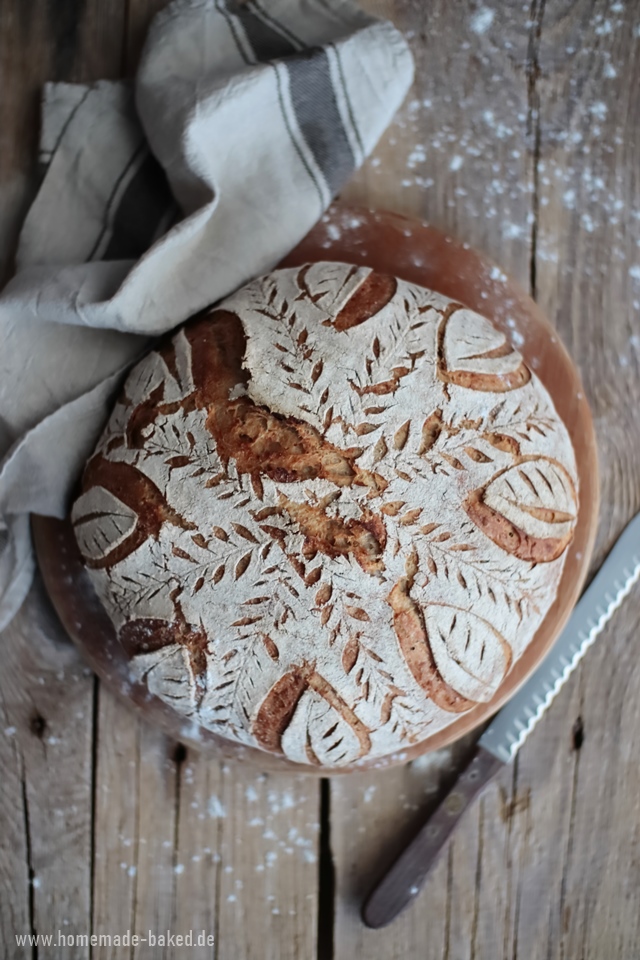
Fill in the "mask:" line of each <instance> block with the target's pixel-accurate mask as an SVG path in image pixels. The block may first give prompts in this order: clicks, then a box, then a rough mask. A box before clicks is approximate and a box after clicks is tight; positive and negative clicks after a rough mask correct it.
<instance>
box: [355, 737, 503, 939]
mask: <svg viewBox="0 0 640 960" xmlns="http://www.w3.org/2000/svg"><path fill="white" fill-rule="evenodd" d="M503 766H504V763H503V762H502V760H499V759H498V758H497V757H494V755H493V754H492V753H489V751H488V750H485V749H484V748H483V747H476V750H475V753H474V755H473V757H472V759H471V762H470V763H469V765H468V767H466V768H465V770H464V772H463V773H462V774H461V775H460V776H459V777H458V779H457V780H456V782H455V784H454V785H453V788H452V789H451V790H450V791H449V793H448V794H447V796H446V797H445V798H444V800H443V801H442V803H441V804H440V806H439V807H437V808H436V810H435V812H434V813H433V814H432V816H431V817H429V819H428V820H427V821H426V823H424V824H423V826H422V827H421V829H420V831H419V833H418V834H417V835H416V836H415V837H414V838H413V840H412V841H411V842H410V843H409V845H408V846H407V847H406V848H405V849H404V850H403V852H402V853H401V854H400V856H399V857H398V859H397V860H396V861H395V863H394V864H393V866H392V867H391V869H390V870H389V871H388V873H386V874H385V876H384V877H383V878H382V880H380V882H379V883H378V885H377V886H376V887H375V888H374V890H373V891H372V893H371V894H370V895H369V898H368V899H367V901H366V902H365V905H364V907H363V910H362V919H363V920H364V922H365V924H366V925H367V926H368V927H373V928H374V929H377V928H378V927H385V926H386V925H387V924H388V923H391V921H392V920H395V918H396V917H397V916H398V914H399V913H401V911H402V910H404V909H405V907H407V906H408V905H409V904H410V903H411V901H412V900H413V898H414V897H415V896H416V894H417V893H418V892H419V891H420V889H421V887H422V886H423V884H424V882H425V880H426V879H427V877H428V875H429V873H430V871H431V869H432V867H433V866H434V864H435V863H436V861H437V859H438V856H439V854H440V853H441V851H442V849H443V847H444V846H445V844H446V842H447V840H448V838H449V837H450V836H451V834H452V833H453V830H454V829H455V827H456V824H457V823H458V821H459V820H460V819H461V817H462V815H463V814H464V812H465V810H466V809H467V808H468V807H469V806H471V804H472V803H473V801H474V800H475V798H476V797H477V796H478V794H479V793H480V792H481V791H482V789H483V788H484V787H485V786H486V785H487V784H488V783H489V781H490V780H492V779H493V777H495V776H496V774H497V773H498V771H499V770H500V769H502V767H503Z"/></svg>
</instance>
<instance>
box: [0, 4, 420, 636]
mask: <svg viewBox="0 0 640 960" xmlns="http://www.w3.org/2000/svg"><path fill="white" fill-rule="evenodd" d="M412 73H413V64H412V60H411V55H410V53H409V50H408V48H407V45H406V43H405V41H404V39H403V38H402V36H401V35H400V34H399V33H398V31H397V30H395V28H394V27H393V26H392V25H391V24H389V23H385V22H381V21H378V20H374V19H373V18H371V17H369V16H368V15H365V14H364V13H363V12H362V11H361V10H360V9H359V8H358V7H357V6H356V5H355V3H354V2H353V0H248V2H240V0H175V2H173V3H171V4H170V5H169V6H168V7H167V8H166V9H165V10H163V11H162V12H161V13H160V14H159V15H158V16H157V17H156V19H155V20H154V22H153V24H152V27H151V30H150V33H149V36H148V38H147V44H146V47H145V50H144V53H143V57H142V62H141V66H140V69H139V72H138V76H137V80H136V84H135V87H130V86H128V85H126V84H124V83H111V82H100V83H97V84H94V85H92V86H90V87H87V86H79V85H71V84H50V85H48V86H47V88H46V90H45V94H44V101H43V119H42V136H41V159H42V161H43V163H44V165H45V166H46V174H45V176H44V180H43V182H42V187H41V189H40V192H39V194H38V196H37V197H36V200H35V202H34V203H33V206H32V207H31V210H30V211H29V214H28V216H27V218H26V222H25V224H24V228H23V231H22V234H21V237H20V246H19V250H18V256H17V265H18V271H17V275H16V277H15V278H14V279H13V280H12V281H11V282H10V283H9V285H8V286H7V287H6V288H5V290H4V291H3V292H2V294H0V337H1V339H2V343H3V350H2V351H1V352H0V457H3V458H2V459H1V460H0V628H1V627H2V626H4V625H5V624H6V623H7V622H8V621H9V620H10V619H11V617H12V616H13V614H14V613H15V612H16V611H17V609H18V608H19V606H20V604H21V603H22V600H23V599H24V597H25V596H26V593H27V591H28V588H29V585H30V582H31V577H32V573H33V558H32V555H31V550H30V545H29V534H28V529H29V528H28V516H27V514H28V513H29V512H38V513H44V514H49V515H52V516H58V517H62V516H64V515H65V512H66V509H67V506H68V497H69V493H70V489H71V487H72V485H73V483H74V481H75V479H76V478H77V476H78V474H79V472H80V470H81V468H82V465H83V463H84V461H85V460H86V458H87V456H88V455H89V453H90V452H91V449H92V448H93V446H94V444H95V442H96V439H97V436H98V434H99V432H100V429H101V427H102V424H103V423H104V420H105V418H106V415H107V411H108V405H109V400H110V397H111V396H112V394H113V391H114V388H116V387H117V385H118V383H119V382H120V379H121V375H122V372H123V370H125V369H126V367H127V366H128V365H129V364H130V363H131V362H132V360H134V359H135V358H136V357H137V356H138V355H139V354H140V353H141V352H142V351H143V350H144V349H145V346H146V345H147V343H148V340H149V337H150V336H155V335H157V334H161V333H164V332H165V331H167V330H170V329H171V328H172V327H174V326H176V324H178V323H181V322H182V321H183V320H185V319H186V318H187V317H189V316H190V315H191V314H193V313H196V312H197V311H198V310H200V309H202V308H203V307H205V306H207V305H208V304H211V303H213V302H215V301H216V300H219V299H220V298H222V297H224V296H226V295H228V294H229V293H231V292H232V291H233V290H234V289H236V288H237V287H238V286H240V285H241V284H243V283H245V282H246V281H247V280H249V279H250V278H251V277H254V276H256V275H258V274H260V273H261V272H264V271H266V270H268V269H270V268H272V267H273V266H274V265H275V264H276V263H277V262H278V261H279V260H280V259H281V258H282V257H283V256H284V255H285V254H286V253H287V252H288V251H289V250H290V249H291V248H292V247H294V246H295V245H296V244H297V243H298V242H299V240H301V239H302V237H303V236H304V235H305V234H306V233H307V232H308V231H309V229H310V228H311V227H312V226H313V224H314V223H315V222H316V221H317V220H318V218H319V217H320V216H321V214H322V213H323V211H324V210H325V208H326V207H327V205H328V204H329V202H330V200H331V198H332V197H333V196H334V195H335V194H336V192H337V191H338V190H339V189H340V188H341V186H342V185H343V184H344V183H345V181H346V180H347V179H348V178H349V176H350V175H351V173H352V172H353V171H354V170H355V169H356V168H357V167H358V166H359V165H360V164H361V163H362V160H363V158H364V157H365V156H366V155H367V154H368V153H369V152H370V151H371V150H372V148H373V147H374V145H375V144H376V142H377V140H378V138H379V137H380V135H381V133H382V132H383V130H384V129H385V127H386V126H387V124H388V123H389V121H390V119H391V117H392V116H393V114H394V112H395V111H396V109H397V108H398V106H399V105H400V103H401V101H402V99H403V98H404V96H405V94H406V92H407V89H408V87H409V84H410V83H411V79H412ZM3 455H4V456H3Z"/></svg>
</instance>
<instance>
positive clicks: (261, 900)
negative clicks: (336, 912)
mask: <svg viewBox="0 0 640 960" xmlns="http://www.w3.org/2000/svg"><path fill="white" fill-rule="evenodd" d="M221 797H222V807H223V810H222V812H223V813H224V819H223V820H222V824H221V826H222V829H221V833H220V857H221V865H222V869H221V872H220V890H219V907H218V918H217V922H218V953H217V956H218V957H219V958H220V960H224V958H226V957H233V958H234V960H235V958H239V960H250V958H253V957H260V958H261V960H262V958H264V960H297V958H301V957H313V956H314V955H315V947H316V932H317V884H318V846H319V839H320V838H319V830H320V824H319V816H318V815H319V783H318V781H317V780H315V779H313V778H312V779H308V778H302V777H292V776H285V775H275V776H274V775H272V776H269V775H263V776H260V775H256V772H255V770H251V769H249V768H248V767H238V768H235V769H234V768H231V767H229V766H226V765H225V766H223V768H222V794H221Z"/></svg>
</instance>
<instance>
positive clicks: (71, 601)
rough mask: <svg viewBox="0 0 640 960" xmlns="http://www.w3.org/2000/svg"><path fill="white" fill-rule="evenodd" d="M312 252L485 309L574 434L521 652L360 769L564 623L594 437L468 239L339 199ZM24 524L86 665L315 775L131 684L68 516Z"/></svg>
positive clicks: (535, 333)
mask: <svg viewBox="0 0 640 960" xmlns="http://www.w3.org/2000/svg"><path fill="white" fill-rule="evenodd" d="M316 260H340V261H345V262H348V263H357V264H366V265H367V266H370V267H373V268H374V269H376V270H379V271H381V272H384V273H392V274H395V275H397V276H399V277H402V278H404V279H405V280H409V281H412V282H414V283H418V284H421V285H422V286H425V287H430V288H431V289H433V290H437V291H439V292H440V293H443V294H445V295H447V296H450V297H452V298H455V299H456V300H459V301H462V302H463V303H464V304H466V305H467V306H468V307H470V308H472V309H473V310H476V311H478V312H479V313H482V314H485V315H486V316H487V317H489V318H490V319H491V320H492V321H493V322H494V323H495V324H496V325H497V326H498V327H500V329H502V330H503V331H504V332H505V333H506V334H507V336H508V337H509V338H510V339H511V341H512V342H513V344H514V346H515V347H516V348H517V349H518V350H519V351H520V352H521V353H522V354H523V356H524V358H525V360H526V362H527V364H528V365H529V366H530V367H531V368H532V369H533V370H535V372H536V373H537V374H538V376H539V377H540V379H541V380H542V382H543V383H544V385H545V386H546V388H547V390H548V391H549V393H550V394H551V396H552V397H553V400H554V402H555V405H556V409H557V410H558V413H559V414H560V416H561V417H562V419H563V420H564V422H565V424H566V426H567V428H568V430H569V433H570V435H571V438H572V440H573V445H574V449H575V453H576V459H577V463H578V474H579V478H580V508H579V514H578V523H577V527H576V532H575V538H574V540H573V543H572V545H571V547H570V548H569V551H568V554H567V558H566V562H565V567H564V572H563V575H562V581H561V583H560V589H559V590H558V596H557V599H556V601H555V603H554V604H553V606H552V607H551V609H550V610H549V613H548V614H547V616H546V617H545V619H544V621H543V623H542V625H541V626H540V629H539V630H538V632H537V633H536V635H535V637H534V639H533V640H532V642H531V644H530V645H529V647H528V648H527V650H526V652H525V653H524V654H523V656H522V657H521V658H520V659H519V660H518V661H517V663H516V664H515V665H514V667H513V669H512V670H511V672H510V673H509V675H508V676H507V677H506V679H505V681H504V683H503V684H502V685H501V687H500V689H499V690H498V692H497V693H496V695H495V697H494V698H493V700H492V701H491V702H490V703H487V704H482V705H479V706H478V707H476V708H475V709H473V710H471V711H470V712H469V713H466V714H464V716H461V717H460V718H459V719H458V720H456V721H455V722H454V723H451V724H450V725H449V726H448V727H446V729H444V730H441V731H439V732H438V733H436V734H434V735H433V736H431V737H428V738H427V739H426V740H424V741H422V742H421V743H419V744H417V745H414V746H412V747H411V748H409V749H406V750H403V751H402V752H400V753H396V754H392V755H391V756H389V757H385V758H383V759H381V760H380V759H378V760H374V761H371V760H370V761H368V762H367V761H366V760H363V761H361V762H360V763H359V764H357V765H356V767H357V768H358V769H362V768H365V767H386V766H390V765H393V764H398V763H404V762H406V761H407V760H410V759H413V758H414V757H417V756H419V755H420V754H423V753H426V752H427V751H430V750H436V749H438V748H440V747H443V746H445V745H446V744H448V743H450V742H451V741H453V740H456V739H457V738H458V737H460V736H462V735H463V734H465V733H467V732H468V731H469V730H471V729H473V728H474V727H475V726H477V725H478V724H480V723H482V722H483V721H484V720H486V719H487V718H488V717H489V716H491V714H493V713H494V712H495V711H496V710H497V709H498V708H499V707H500V706H501V705H502V704H503V703H504V702H505V701H506V700H507V699H508V698H509V697H510V696H511V695H512V694H513V693H514V692H515V691H516V690H517V689H518V687H519V686H520V685H521V684H522V683H523V682H524V681H525V680H526V679H527V677H528V676H529V674H530V673H531V672H532V671H533V670H534V669H535V668H536V667H537V665H538V664H539V663H540V661H541V659H542V658H543V657H544V655H545V653H546V652H547V650H549V648H550V647H551V645H552V643H553V642H554V640H555V639H556V637H557V636H558V634H559V633H560V631H561V630H562V628H563V626H564V624H565V623H566V621H567V618H568V617H569V614H570V613H571V610H572V608H573V605H574V604H575V602H576V600H577V598H578V596H579V594H580V590H581V588H582V585H583V583H584V579H585V576H586V573H587V570H588V567H589V560H590V557H591V551H592V548H593V542H594V538H595V532H596V522H597V514H598V473H597V459H596V443H595V435H594V430H593V423H592V420H591V414H590V412H589V407H588V405H587V402H586V400H585V398H584V394H583V392H582V385H581V383H580V377H579V375H578V373H577V371H576V369H575V367H574V365H573V363H572V361H571V358H570V357H569V354H568V353H567V351H566V350H565V348H564V346H563V345H562V344H561V343H560V341H559V340H558V338H557V335H556V334H555V332H554V330H553V328H552V327H551V325H550V324H549V322H548V321H547V320H546V319H545V317H544V316H543V315H542V313H541V312H540V310H539V309H538V307H537V306H536V304H535V303H534V302H533V300H531V298H530V297H529V296H527V294H526V293H524V291H523V290H521V289H520V288H519V287H518V286H517V285H516V284H515V283H513V282H512V281H511V280H509V279H508V278H507V277H505V275H504V274H503V273H502V272H501V271H500V270H499V269H498V268H497V267H496V266H495V265H494V264H492V263H490V262H489V261H487V260H486V259H485V258H484V257H482V256H481V255H480V254H478V253H476V252H475V251H473V250H470V249H468V247H467V246H466V245H465V244H460V243H456V242H455V241H454V240H452V239H451V238H450V237H447V236H445V235H444V234H443V233H441V232H440V231H438V230H435V229H434V228H433V227H430V226H428V225H426V224H424V223H420V222H418V221H416V220H411V219H408V218H406V217H402V216H399V215H397V214H393V213H376V212H372V211H369V210H360V209H354V208H350V207H345V206H343V205H339V204H336V205H334V206H333V207H332V208H331V209H330V210H329V212H328V213H327V214H326V215H325V217H324V218H323V219H322V221H321V222H320V223H318V224H317V225H316V227H314V229H313V230H312V231H311V233H310V234H309V235H308V236H307V237H306V238H305V239H304V240H303V241H302V243H301V244H300V245H299V246H298V247H297V248H296V249H295V250H294V251H293V252H292V253H291V254H289V256H288V257H287V258H286V260H285V261H284V264H283V265H285V266H295V265H298V264H301V263H305V262H309V261H316ZM33 532H34V538H35V544H36V551H37V555H38V559H39V563H40V569H41V571H42V575H43V577H44V581H45V584H46V586H47V590H48V591H49V595H50V597H51V599H52V601H53V604H54V606H55V608H56V610H57V612H58V614H59V616H60V619H61V620H62V623H63V624H64V626H65V627H66V629H67V631H68V632H69V634H70V636H71V637H72V639H73V640H74V641H75V642H76V643H77V644H78V646H79V647H80V648H81V649H82V650H83V652H84V654H85V656H86V658H87V660H88V662H89V663H90V665H91V667H92V668H93V669H94V670H95V672H96V673H97V674H98V676H99V677H100V678H101V679H102V680H103V681H104V683H105V684H106V685H107V686H108V687H110V688H111V689H112V690H113V691H114V692H115V693H117V694H119V695H120V696H123V697H124V698H125V699H126V700H127V701H128V702H132V703H134V704H136V705H137V706H138V707H140V708H141V709H142V710H143V711H144V713H145V716H146V717H147V719H148V720H150V721H152V722H153V723H156V724H157V725H159V726H161V727H162V728H163V729H164V730H165V731H166V732H167V733H169V734H170V735H172V736H174V737H176V738H178V739H180V740H183V741H185V742H186V743H188V744H190V745H192V746H194V747H196V748H197V749H200V750H205V749H206V750H208V751H209V752H211V753H213V754H214V755H216V756H224V757H228V758H234V759H240V758H242V759H251V760H252V761H255V762H256V763H258V764H259V765H260V766H261V767H262V768H263V769H269V770H278V769H289V770H291V769H296V770H299V771H305V772H309V773H313V774H316V775H317V774H318V773H320V774H322V773H323V771H322V770H318V768H317V767H311V766H303V765H298V764H293V763H291V762H290V761H288V760H285V759H284V758H279V757H275V756H271V755H268V754H265V753H263V752H262V751H259V750H255V749H252V748H248V747H241V746H238V745H237V744H233V743H230V742H229V741H227V740H223V739H222V738H220V737H218V736H216V735H215V734H213V733H210V732H208V731H206V730H203V729H202V728H200V727H197V726H194V725H193V724H189V722H187V721H184V720H183V719H182V718H180V717H179V716H178V715H177V714H176V713H174V712H173V711H172V710H171V708H170V707H168V706H167V705H166V704H165V703H163V702H162V701H161V700H159V699H158V698H157V697H153V696H150V695H149V693H148V692H147V690H146V688H144V687H143V686H142V685H140V684H136V683H132V682H131V680H130V677H129V671H128V666H127V660H126V658H125V656H124V653H123V651H122V649H121V647H120V644H119V643H118V640H117V638H116V634H115V631H114V629H113V627H112V625H111V621H110V620H109V618H108V617H107V615H106V613H105V611H104V610H103V608H102V606H101V604H100V602H99V601H98V599H97V597H96V595H95V592H94V590H93V588H92V586H91V583H90V581H89V577H88V575H87V573H86V571H85V569H84V567H83V566H82V563H81V560H80V555H79V553H78V549H77V547H76V543H75V538H74V535H73V531H72V528H71V524H70V523H69V522H68V521H60V520H53V519H51V518H46V517H34V518H33ZM348 769H354V767H351V768H348ZM340 772H343V771H340ZM345 772H346V770H345Z"/></svg>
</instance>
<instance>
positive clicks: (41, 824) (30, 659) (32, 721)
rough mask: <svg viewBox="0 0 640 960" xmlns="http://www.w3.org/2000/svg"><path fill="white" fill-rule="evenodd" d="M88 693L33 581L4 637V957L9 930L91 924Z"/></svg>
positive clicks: (86, 678) (0, 686)
mask: <svg viewBox="0 0 640 960" xmlns="http://www.w3.org/2000/svg"><path fill="white" fill-rule="evenodd" d="M93 692H94V680H93V677H92V675H91V673H90V671H89V670H87V668H86V667H85V666H84V665H83V664H82V662H81V660H80V657H79V656H78V654H77V652H76V649H75V648H74V647H73V646H72V645H71V643H70V642H69V640H68V638H67V636H66V634H64V632H63V631H62V629H61V627H60V626H59V624H58V622H57V620H56V618H55V614H54V613H53V611H52V609H51V607H50V605H49V602H48V599H47V597H46V595H45V593H44V589H43V588H42V585H41V584H40V581H39V580H38V582H37V583H36V585H35V587H34V589H33V590H32V591H31V594H30V596H29V599H28V601H27V602H26V603H25V605H24V607H23V608H22V610H21V611H20V613H19V614H18V616H17V617H16V618H15V620H14V621H13V622H12V624H11V628H10V629H9V630H7V631H5V633H4V634H3V637H2V671H1V672H0V700H1V702H2V718H3V728H2V731H1V732H0V737H1V738H2V742H3V747H2V750H3V760H4V766H3V771H2V781H3V787H2V790H3V796H4V798H5V800H6V802H7V808H6V810H4V811H3V819H4V818H5V817H7V816H8V814H9V813H11V815H12V818H15V819H12V821H11V822H9V821H8V820H7V822H6V823H5V827H6V832H3V843H2V848H3V854H2V858H1V859H0V870H1V877H0V887H1V888H2V889H3V897H2V903H3V906H2V913H3V914H4V916H3V917H2V920H3V938H2V941H0V949H1V950H2V955H3V956H7V957H14V956H20V951H18V950H16V944H15V940H14V934H15V933H27V934H28V933H31V932H37V931H39V930H40V931H47V932H53V931H57V930H62V931H64V930H65V929H66V928H68V929H69V930H74V929H78V930H83V931H84V930H86V929H88V926H89V918H90V911H91V862H92V783H91V779H92V778H91V763H92V741H93ZM18 857H20V858H24V859H23V862H22V864H19V863H18V862H17V858H18ZM9 918H15V920H13V919H12V920H9ZM14 922H15V923H16V924H18V923H19V924H20V926H17V925H16V926H15V927H14V926H13V923H14ZM5 923H7V926H4V924H5ZM5 951H6V952H5ZM24 955H25V956H31V950H30V948H29V950H28V951H25V953H24ZM69 956H70V957H73V958H75V957H78V958H79V957H87V956H88V951H87V950H86V949H84V948H81V949H76V948H75V947H74V948H72V949H71V950H70V952H69Z"/></svg>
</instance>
